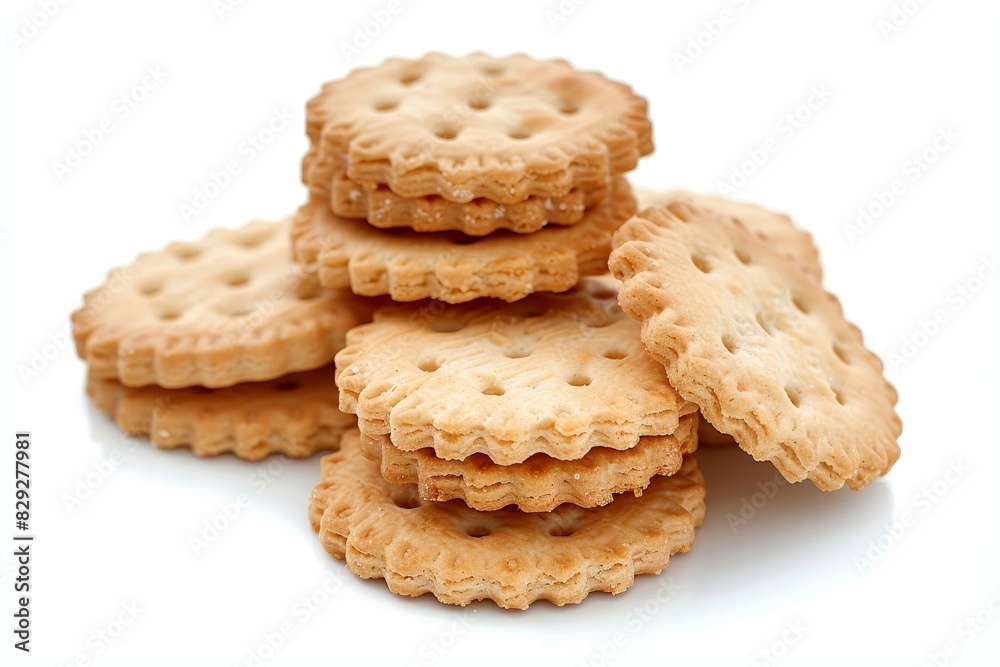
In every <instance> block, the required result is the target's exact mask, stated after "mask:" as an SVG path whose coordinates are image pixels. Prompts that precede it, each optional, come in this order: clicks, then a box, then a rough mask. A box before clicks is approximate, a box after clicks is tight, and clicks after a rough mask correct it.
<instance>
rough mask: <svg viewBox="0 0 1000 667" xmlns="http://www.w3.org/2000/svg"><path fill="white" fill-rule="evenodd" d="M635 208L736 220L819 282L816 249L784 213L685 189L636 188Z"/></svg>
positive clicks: (819, 269)
mask: <svg viewBox="0 0 1000 667" xmlns="http://www.w3.org/2000/svg"><path fill="white" fill-rule="evenodd" d="M635 195H636V198H637V199H638V200H639V208H641V209H645V208H647V207H649V206H654V205H657V204H663V205H671V204H689V205H692V206H696V207H698V208H703V209H708V210H710V211H714V212H715V213H718V214H720V215H725V216H729V217H732V218H736V219H738V220H739V221H740V222H742V223H743V224H744V225H746V227H747V229H749V230H750V231H752V232H756V233H757V234H760V235H761V236H763V237H764V239H765V240H767V241H768V242H769V243H771V245H773V246H774V247H775V248H776V249H777V250H778V251H780V252H781V253H782V254H784V255H786V256H788V257H791V258H793V259H794V260H795V262H796V263H797V264H798V265H799V266H800V267H801V268H802V269H803V270H804V271H805V272H806V273H808V274H809V275H811V276H813V277H815V278H816V279H817V280H822V279H823V266H822V264H820V261H819V250H818V249H817V248H816V244H815V243H813V238H812V235H811V234H809V232H807V231H805V230H803V229H801V228H799V227H798V226H796V224H795V223H794V222H793V221H792V219H791V218H790V217H789V216H788V215H786V214H784V213H778V212H777V211H772V210H770V209H766V208H762V207H760V206H758V205H756V204H751V203H749V202H741V201H733V200H732V199H726V198H724V197H718V196H715V195H702V194H695V193H693V192H688V191H686V190H670V191H668V192H659V191H654V190H644V189H641V188H640V189H637V190H636V191H635Z"/></svg>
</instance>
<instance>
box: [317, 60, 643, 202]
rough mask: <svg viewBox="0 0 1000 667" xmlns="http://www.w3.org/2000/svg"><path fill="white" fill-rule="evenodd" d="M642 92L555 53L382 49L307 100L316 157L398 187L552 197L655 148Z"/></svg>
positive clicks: (448, 193) (351, 174) (598, 179)
mask: <svg viewBox="0 0 1000 667" xmlns="http://www.w3.org/2000/svg"><path fill="white" fill-rule="evenodd" d="M646 106H647V105H646V100H645V99H643V98H642V97H640V96H638V95H636V94H635V93H633V92H632V89H631V88H629V87H628V86H626V85H625V84H622V83H618V82H615V81H610V80H608V79H607V78H605V77H604V76H603V75H601V74H599V73H596V72H581V71H578V70H575V69H573V67H571V66H570V65H569V64H568V63H566V62H565V61H562V60H549V61H537V60H534V59H532V58H529V57H528V56H525V55H513V56H508V57H505V58H493V57H490V56H487V55H485V54H482V53H473V54H470V55H468V56H465V57H459V58H456V57H452V56H446V55H442V54H438V53H431V54H428V55H427V56H424V57H423V58H421V59H419V60H402V59H390V60H387V61H385V62H384V63H382V64H381V65H379V66H377V67H374V68H371V67H368V68H358V69H355V70H354V71H352V72H351V73H350V74H349V75H348V76H347V77H346V78H344V79H341V80H338V81H332V82H330V83H327V84H326V85H325V86H323V89H322V90H321V91H320V93H319V94H318V95H317V96H316V97H314V98H313V99H312V100H310V101H309V103H308V105H307V106H306V125H307V134H308V135H309V138H310V140H311V142H312V146H313V147H315V148H317V149H318V151H319V157H320V159H321V160H322V159H327V158H331V159H334V160H336V161H337V162H339V163H342V164H343V166H344V168H345V169H346V172H347V176H348V178H350V179H351V180H352V181H354V182H355V183H360V184H362V185H366V186H372V187H373V186H376V185H380V184H384V185H388V186H389V187H390V188H391V189H392V190H393V191H394V192H395V193H397V194H399V195H401V196H403V197H422V196H426V195H439V196H441V197H444V198H445V199H447V200H449V201H454V202H463V203H464V202H468V201H471V200H472V199H475V198H476V197H485V198H487V199H491V200H493V201H495V202H498V203H501V204H513V203H517V202H520V201H524V200H525V199H527V198H528V197H530V196H532V195H539V196H543V197H562V196H565V195H567V194H568V193H569V192H570V190H572V189H573V188H574V187H578V188H585V187H591V186H594V185H596V184H600V183H603V182H605V181H606V180H607V178H608V177H610V176H611V175H613V174H622V173H624V172H627V171H629V170H631V169H634V168H635V166H636V163H637V161H638V159H639V157H640V156H641V155H647V154H649V153H651V152H652V150H653V142H652V128H651V126H650V122H649V119H648V117H647V115H646Z"/></svg>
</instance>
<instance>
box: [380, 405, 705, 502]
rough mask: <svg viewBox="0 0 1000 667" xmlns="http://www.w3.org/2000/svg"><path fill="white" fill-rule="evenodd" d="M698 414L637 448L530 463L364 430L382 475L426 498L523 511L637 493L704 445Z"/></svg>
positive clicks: (535, 459) (595, 451) (596, 450)
mask: <svg viewBox="0 0 1000 667" xmlns="http://www.w3.org/2000/svg"><path fill="white" fill-rule="evenodd" d="M698 421H699V420H698V416H697V415H695V414H692V415H685V416H684V417H682V418H681V422H680V425H679V426H678V427H677V430H676V431H674V433H673V434H672V435H648V436H643V437H641V438H639V442H638V443H637V444H636V445H635V446H634V447H632V448H631V449H626V450H624V451H618V450H615V449H608V448H607V447H595V448H594V449H591V450H590V451H589V452H587V453H586V454H584V456H583V458H581V459H579V460H576V461H560V460H558V459H553V458H552V457H550V456H546V455H545V454H535V455H534V456H532V457H530V458H528V459H527V460H526V461H525V462H524V463H516V464H514V465H509V466H500V465H497V464H495V463H493V461H491V460H490V458H489V457H488V456H486V455H485V454H473V455H472V456H470V457H468V458H467V459H465V460H464V461H449V460H447V459H439V458H438V457H436V456H434V452H433V451H432V450H430V449H421V450H418V451H415V452H404V451H402V450H400V449H398V448H397V447H395V446H393V444H392V442H391V441H390V440H389V436H387V435H382V436H377V437H375V438H369V437H368V436H365V435H363V434H362V436H361V440H362V445H363V446H364V447H365V449H366V454H367V453H370V452H369V451H368V449H369V448H371V449H372V450H373V452H372V453H374V454H376V455H377V456H378V457H380V458H381V461H382V464H381V465H382V476H383V477H384V478H385V479H386V480H387V481H389V482H391V483H393V484H416V486H417V491H418V494H419V496H420V498H422V499H423V500H452V499H455V498H458V499H461V500H462V501H464V502H465V504H466V505H468V506H469V507H471V508H472V509H476V510H498V509H501V508H503V507H506V506H508V505H516V506H517V507H518V508H519V509H520V510H521V511H523V512H548V511H549V510H552V509H555V508H556V507H558V506H559V505H561V504H563V503H573V504H574V505H579V506H580V507H599V506H602V505H607V504H608V503H610V502H611V500H612V498H613V497H614V494H618V493H624V492H626V491H631V492H632V493H634V494H635V495H637V496H641V495H642V491H643V489H645V488H646V487H647V486H649V483H650V481H651V480H652V479H653V478H654V477H655V476H656V475H672V474H674V473H675V472H677V471H678V470H680V468H681V464H682V463H683V459H684V455H685V454H690V453H692V452H693V451H694V450H695V449H696V448H697V446H698V429H697V424H698Z"/></svg>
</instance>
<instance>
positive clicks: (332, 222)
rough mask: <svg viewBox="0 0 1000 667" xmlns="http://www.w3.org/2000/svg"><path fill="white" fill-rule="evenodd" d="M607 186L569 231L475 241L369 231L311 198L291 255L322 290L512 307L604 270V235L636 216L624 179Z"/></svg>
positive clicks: (452, 235) (295, 230)
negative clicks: (483, 300)
mask: <svg viewBox="0 0 1000 667" xmlns="http://www.w3.org/2000/svg"><path fill="white" fill-rule="evenodd" d="M612 187H613V190H612V193H611V194H610V195H609V197H608V199H606V200H605V201H604V202H602V203H601V204H598V205H597V206H596V207H594V208H592V209H590V210H588V211H587V212H586V214H585V216H584V218H583V220H581V221H580V222H578V223H576V224H575V225H570V226H549V227H546V228H545V229H542V230H541V231H538V232H535V233H534V234H515V233H512V232H506V231H498V232H494V233H493V234H490V235H488V236H482V237H475V236H467V235H465V234H460V233H458V232H414V231H411V230H402V229H394V230H384V229H376V228H374V227H372V226H371V225H369V224H367V223H365V222H364V221H363V220H348V219H344V218H341V217H339V216H336V215H334V214H333V212H332V211H331V210H330V206H329V203H328V202H326V201H324V200H322V199H313V200H312V201H311V202H310V203H309V204H306V205H305V206H303V207H302V208H301V209H299V212H298V214H297V215H296V217H295V221H294V223H293V226H292V239H293V242H294V249H295V257H296V259H298V260H299V261H300V262H303V263H305V264H306V265H308V266H310V267H315V270H316V271H317V273H318V275H319V280H320V282H321V283H322V284H323V285H326V286H329V287H334V288H340V287H348V286H350V288H351V289H352V290H353V291H354V293H355V294H361V295H364V296H378V295H382V294H388V295H390V296H391V297H392V298H393V299H394V300H395V301H416V300H418V299H425V298H433V299H440V300H442V301H447V302H449V303H462V302H465V301H470V300H472V299H475V298H478V297H486V296H488V297H495V298H498V299H504V300H506V301H516V300H518V299H523V298H524V297H526V296H528V295H529V294H531V293H533V292H561V291H563V290H567V289H569V288H570V287H572V286H573V285H575V284H576V283H577V282H578V281H579V280H580V277H581V276H587V275H596V274H601V273H605V272H606V271H607V259H608V254H609V253H610V251H611V234H612V233H614V231H615V230H616V229H618V227H619V226H620V225H621V224H622V223H623V222H624V221H625V220H627V219H628V218H629V216H630V215H632V214H633V213H634V212H635V199H634V198H633V197H632V193H631V188H630V187H629V185H628V183H627V182H626V181H625V179H624V178H618V179H616V180H615V182H614V185H613V186H612Z"/></svg>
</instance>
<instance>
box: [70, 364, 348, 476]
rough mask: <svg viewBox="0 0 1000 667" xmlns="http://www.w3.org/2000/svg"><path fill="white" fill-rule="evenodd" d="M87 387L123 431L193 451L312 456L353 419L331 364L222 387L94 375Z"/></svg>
mask: <svg viewBox="0 0 1000 667" xmlns="http://www.w3.org/2000/svg"><path fill="white" fill-rule="evenodd" d="M87 393H88V394H89V395H90V396H91V398H93V399H94V403H95V404H96V405H97V407H98V408H100V409H101V410H103V411H104V412H107V413H108V414H110V415H111V416H112V417H114V419H115V421H116V422H117V423H118V426H119V427H120V428H121V429H122V430H123V431H125V432H126V433H129V434H131V435H142V436H146V435H148V436H149V440H150V442H152V443H153V444H154V445H156V446H158V447H163V448H166V449H173V448H175V447H190V448H191V450H192V451H193V452H194V453H195V454H197V455H198V456H215V455H216V454H221V453H223V452H232V453H233V454H235V455H236V456H238V457H240V458H242V459H248V460H250V461H257V460H259V459H262V458H264V457H265V456H268V455H269V454H284V455H286V456H294V457H305V456H311V455H312V454H315V453H316V452H318V451H322V450H330V449H336V448H337V447H338V445H339V444H340V437H341V435H343V433H344V431H345V430H346V429H348V428H350V427H353V426H354V425H355V424H356V423H357V420H356V419H354V417H352V416H351V415H346V414H344V413H343V412H341V411H340V410H339V409H337V390H336V388H335V387H334V386H333V367H332V366H325V367H323V368H320V369H317V370H314V371H307V372H304V373H293V374H291V375H286V376H284V377H281V378H278V379H276V380H271V381H267V382H248V383H244V384H237V385H233V386H232V387H225V388H222V389H206V388H204V387H188V388H186V389H163V388H161V387H157V386H155V385H150V386H148V387H126V386H125V385H123V384H121V383H119V382H117V381H115V380H100V379H97V378H95V377H93V376H92V375H91V376H90V377H88V378H87Z"/></svg>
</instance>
